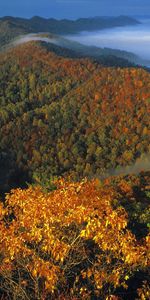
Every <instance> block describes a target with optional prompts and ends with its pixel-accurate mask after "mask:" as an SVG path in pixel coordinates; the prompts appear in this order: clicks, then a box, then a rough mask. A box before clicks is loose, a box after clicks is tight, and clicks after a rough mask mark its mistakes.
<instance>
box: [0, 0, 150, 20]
mask: <svg viewBox="0 0 150 300" xmlns="http://www.w3.org/2000/svg"><path fill="white" fill-rule="evenodd" d="M120 14H123V15H136V14H138V15H145V14H146V15H147V14H150V0H0V16H6V15H7V16H8V15H11V16H20V17H27V18H29V17H32V16H34V15H38V16H42V17H46V18H50V17H54V18H58V19H60V18H69V19H75V18H79V17H90V16H100V15H105V16H107V15H120Z"/></svg>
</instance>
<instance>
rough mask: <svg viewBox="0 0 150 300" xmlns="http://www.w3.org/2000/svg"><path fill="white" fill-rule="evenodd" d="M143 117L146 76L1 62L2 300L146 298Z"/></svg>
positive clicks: (53, 59)
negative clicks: (134, 173)
mask: <svg viewBox="0 0 150 300" xmlns="http://www.w3.org/2000/svg"><path fill="white" fill-rule="evenodd" d="M110 60H111V63H112V65H113V60H112V57H110ZM114 61H115V62H116V60H115V58H114ZM114 65H115V64H114ZM149 113H150V73H149V72H147V71H146V70H144V69H142V68H135V67H125V65H124V68H122V67H116V66H112V67H106V63H105V58H103V59H102V60H101V61H94V60H90V59H89V58H83V57H78V58H77V57H75V53H74V52H71V51H70V52H69V50H65V49H62V48H61V47H56V46H53V47H52V45H51V46H49V47H46V46H45V43H37V42H30V43H26V44H23V45H20V46H17V47H15V48H13V49H10V50H8V51H6V52H3V53H0V193H1V199H2V201H1V203H0V297H1V299H6V300H7V299H13V300H20V299H21V300H35V299H37V300H49V299H52V300H53V299H60V300H78V299H85V300H95V299H96V300H127V299H128V300H135V299H136V300H148V299H149V298H150V287H149V282H148V280H149V277H150V273H149V266H150V261H149V257H150V256H149V253H150V252H149V251H150V236H149V228H150V205H149V202H150V171H149V170H148V169H150V166H149V157H150V146H149V145H150V143H149V142H150V138H149V137H150V122H149ZM144 160H145V161H144ZM138 162H140V164H139V165H140V169H139V168H137V169H136V168H135V167H136V166H137V165H138ZM145 168H146V169H147V172H146V171H144V169H145ZM142 170H143V172H141V173H139V174H136V175H133V174H132V172H133V171H134V172H137V173H138V172H139V171H142ZM121 172H125V173H129V172H131V174H128V175H118V176H113V177H112V176H109V175H110V174H114V173H116V174H117V173H118V174H120V173H121ZM12 188H13V189H12ZM11 189H12V190H11ZM6 192H7V194H6V195H5V193H6Z"/></svg>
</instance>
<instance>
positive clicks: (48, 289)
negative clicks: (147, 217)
mask: <svg viewBox="0 0 150 300" xmlns="http://www.w3.org/2000/svg"><path fill="white" fill-rule="evenodd" d="M107 184H108V181H107ZM57 185H58V189H57V190H56V191H53V192H50V193H44V192H42V190H41V188H40V187H34V188H33V187H30V188H28V189H26V190H21V189H16V190H13V191H12V192H11V194H9V195H7V196H6V207H2V205H1V207H0V219H1V222H0V246H1V247H0V249H1V266H0V274H1V276H2V278H7V279H8V278H9V280H10V282H11V280H12V277H11V276H10V274H13V273H14V272H15V274H17V275H15V276H16V277H15V279H13V280H16V278H18V277H17V276H20V277H21V280H20V282H19V284H20V285H19V284H18V285H19V288H18V293H21V291H22V289H23V290H24V289H25V290H24V291H26V293H27V291H28V289H32V291H33V292H32V293H33V294H34V297H35V299H37V297H38V295H40V297H41V298H38V299H46V297H47V296H48V295H49V296H50V295H51V297H52V299H53V298H54V299H59V295H60V293H62V295H66V298H65V299H67V297H68V295H70V298H68V299H75V298H74V297H76V296H77V295H80V297H81V298H82V299H84V298H85V299H91V298H90V295H91V292H92V291H91V286H92V287H93V288H92V290H93V289H94V293H95V295H97V296H99V297H101V299H119V298H118V297H117V296H115V295H113V294H111V293H110V291H111V287H114V288H117V287H120V286H122V287H124V288H127V281H128V279H129V277H130V276H132V274H133V273H134V272H135V271H137V270H140V269H142V268H143V269H144V268H146V267H147V266H148V265H149V256H148V251H149V237H148V236H147V237H146V238H145V239H143V241H137V240H136V237H135V236H134V235H133V233H132V232H131V231H130V230H128V228H127V226H128V215H127V213H126V211H125V209H124V208H123V207H121V206H120V207H118V208H116V209H115V208H113V206H112V202H113V201H114V200H115V199H116V197H117V193H116V191H115V190H114V189H113V187H111V186H109V185H107V188H106V187H105V186H101V185H100V183H99V181H98V180H92V181H90V182H88V181H87V180H83V181H82V182H80V183H67V182H65V181H64V180H59V181H58V182H57ZM120 188H121V189H122V190H123V191H124V192H127V193H129V192H130V189H129V186H126V185H125V183H124V182H123V181H122V182H121V183H120ZM23 272H24V274H25V275H24V277H23V278H22V276H23ZM12 276H13V275H12ZM17 280H19V279H17ZM17 282H18V281H17ZM106 286H107V288H106ZM112 290H113V289H112ZM139 293H140V292H139ZM23 297H24V295H23V294H22V299H26V298H23ZM95 297H96V296H95Z"/></svg>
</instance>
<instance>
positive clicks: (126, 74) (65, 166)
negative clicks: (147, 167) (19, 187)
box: [0, 42, 150, 190]
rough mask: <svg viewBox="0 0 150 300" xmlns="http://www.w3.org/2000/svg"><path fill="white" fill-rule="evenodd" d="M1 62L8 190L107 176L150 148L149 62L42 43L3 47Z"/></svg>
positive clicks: (1, 147) (1, 149) (0, 134)
mask: <svg viewBox="0 0 150 300" xmlns="http://www.w3.org/2000/svg"><path fill="white" fill-rule="evenodd" d="M0 68H1V73H0V90H1V94H0V104H1V106H0V128H1V129H0V153H1V165H2V166H3V168H1V173H0V177H1V183H2V185H1V189H4V190H7V188H8V187H9V186H13V185H14V183H15V184H18V182H17V181H18V179H19V182H20V183H19V184H21V182H22V183H23V182H25V181H27V180H31V181H34V180H35V181H36V180H45V179H46V178H48V177H49V176H50V175H52V176H55V175H56V176H57V175H58V176H59V175H64V174H66V175H69V174H70V176H71V177H72V178H82V176H89V177H91V176H93V175H94V174H95V175H97V176H102V174H105V172H106V171H107V170H113V169H115V168H116V167H119V166H123V167H124V166H126V165H128V164H129V165H132V164H133V163H134V162H135V161H136V159H138V158H140V156H141V155H142V154H143V153H145V152H148V151H149V139H148V135H149V118H148V110H149V98H150V93H149V88H148V87H149V86H150V74H149V73H148V72H146V71H144V70H143V69H136V68H124V69H123V68H105V67H103V66H102V65H100V64H99V63H98V62H96V61H95V62H93V61H91V60H89V59H87V58H78V59H77V58H74V59H73V58H64V57H61V56H58V55H56V54H55V53H54V52H51V51H49V50H47V49H46V48H45V46H44V47H43V45H42V44H39V43H37V42H29V43H26V44H22V45H19V46H18V47H15V48H13V49H11V50H9V51H8V52H6V53H1V54H0ZM17 178H18V179H17ZM24 178H26V180H24ZM44 178H45V179H44ZM15 181H16V182H15ZM4 187H5V188H4Z"/></svg>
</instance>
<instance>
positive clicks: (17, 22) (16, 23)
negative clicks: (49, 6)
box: [0, 16, 139, 45]
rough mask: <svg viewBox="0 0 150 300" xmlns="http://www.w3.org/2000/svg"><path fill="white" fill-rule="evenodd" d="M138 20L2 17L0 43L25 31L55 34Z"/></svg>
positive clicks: (122, 24)
mask: <svg viewBox="0 0 150 300" xmlns="http://www.w3.org/2000/svg"><path fill="white" fill-rule="evenodd" d="M136 24H139V22H138V21H137V20H136V19H134V18H131V17H126V16H120V17H108V18H107V19H105V18H103V17H96V18H82V19H78V20H76V21H71V20H65V19H64V20H56V19H44V18H41V17H36V16H35V17H33V18H31V19H23V18H14V17H3V18H1V19H0V45H4V44H6V43H8V42H10V41H11V40H12V39H13V38H14V37H16V36H18V35H20V34H25V33H37V32H51V33H56V34H70V33H77V32H79V31H84V30H88V31H92V30H98V29H104V28H111V27H116V26H126V25H136Z"/></svg>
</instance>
